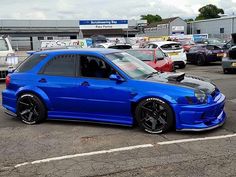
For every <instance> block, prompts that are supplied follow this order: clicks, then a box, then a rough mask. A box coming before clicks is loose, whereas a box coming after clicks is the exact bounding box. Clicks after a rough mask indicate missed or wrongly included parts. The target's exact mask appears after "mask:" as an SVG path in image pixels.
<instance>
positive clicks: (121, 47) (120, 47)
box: [108, 45, 132, 49]
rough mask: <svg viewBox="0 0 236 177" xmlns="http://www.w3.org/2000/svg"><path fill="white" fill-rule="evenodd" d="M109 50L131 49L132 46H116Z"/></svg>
mask: <svg viewBox="0 0 236 177" xmlns="http://www.w3.org/2000/svg"><path fill="white" fill-rule="evenodd" d="M108 48H109V49H131V48H132V46H130V45H114V46H110V47H108Z"/></svg>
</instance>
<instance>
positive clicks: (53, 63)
mask: <svg viewBox="0 0 236 177" xmlns="http://www.w3.org/2000/svg"><path fill="white" fill-rule="evenodd" d="M75 62H76V55H58V56H55V57H53V58H52V59H50V60H49V61H48V63H47V64H46V65H45V66H44V68H43V70H42V72H41V73H42V74H45V75H51V76H65V77H75V76H76V70H75V67H76V63H75Z"/></svg>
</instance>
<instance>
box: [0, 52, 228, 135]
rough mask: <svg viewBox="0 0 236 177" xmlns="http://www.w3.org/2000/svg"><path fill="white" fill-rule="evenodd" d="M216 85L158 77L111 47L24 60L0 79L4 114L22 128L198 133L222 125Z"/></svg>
mask: <svg viewBox="0 0 236 177" xmlns="http://www.w3.org/2000/svg"><path fill="white" fill-rule="evenodd" d="M224 105H225V96H224V95H223V94H222V93H221V92H220V91H219V89H218V88H217V87H216V86H215V84H213V83H211V82H209V81H207V80H205V79H203V78H199V77H196V76H187V75H185V74H184V73H167V72H165V73H160V72H156V70H154V69H153V68H152V67H150V66H148V65H147V64H145V63H144V62H142V61H140V60H139V59H137V58H135V57H133V56H132V55H130V54H128V53H127V52H124V51H120V50H114V49H77V50H51V51H41V52H36V53H34V54H33V55H31V56H29V57H28V58H27V59H26V60H25V61H24V62H23V63H21V64H20V66H19V67H17V68H16V70H15V71H14V72H13V73H10V74H9V75H8V76H7V78H6V89H5V90H4V91H3V92H2V106H3V107H4V108H5V112H6V113H8V114H10V115H12V116H15V117H18V118H19V120H21V121H22V122H23V123H25V124H28V125H33V124H37V123H40V122H43V121H44V120H46V119H49V120H50V119H51V120H69V121H91V122H97V123H106V124H118V125H125V126H133V124H134V123H135V122H137V123H138V125H139V126H140V128H142V129H143V130H144V131H146V132H149V133H155V134H156V133H162V132H166V131H168V130H171V129H172V128H175V129H177V130H182V131H203V130H209V129H214V128H216V127H220V126H222V125H223V124H224V122H225V120H226V114H225V112H224Z"/></svg>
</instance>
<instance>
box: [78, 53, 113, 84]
mask: <svg viewBox="0 0 236 177" xmlns="http://www.w3.org/2000/svg"><path fill="white" fill-rule="evenodd" d="M79 71H80V76H82V77H92V78H100V79H108V78H109V76H110V75H111V74H115V73H116V71H115V70H114V69H113V68H112V67H111V66H110V65H109V64H107V63H106V62H105V61H104V60H102V59H100V58H98V57H95V56H87V55H81V56H80V66H79Z"/></svg>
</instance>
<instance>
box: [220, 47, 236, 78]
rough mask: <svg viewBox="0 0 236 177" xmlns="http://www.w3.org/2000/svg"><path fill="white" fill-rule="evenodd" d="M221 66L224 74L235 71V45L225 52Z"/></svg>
mask: <svg viewBox="0 0 236 177" xmlns="http://www.w3.org/2000/svg"><path fill="white" fill-rule="evenodd" d="M222 68H223V72H224V73H225V74H228V73H231V72H232V71H236V46H233V47H232V48H231V49H229V51H228V52H226V53H225V56H224V58H223V59H222Z"/></svg>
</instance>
